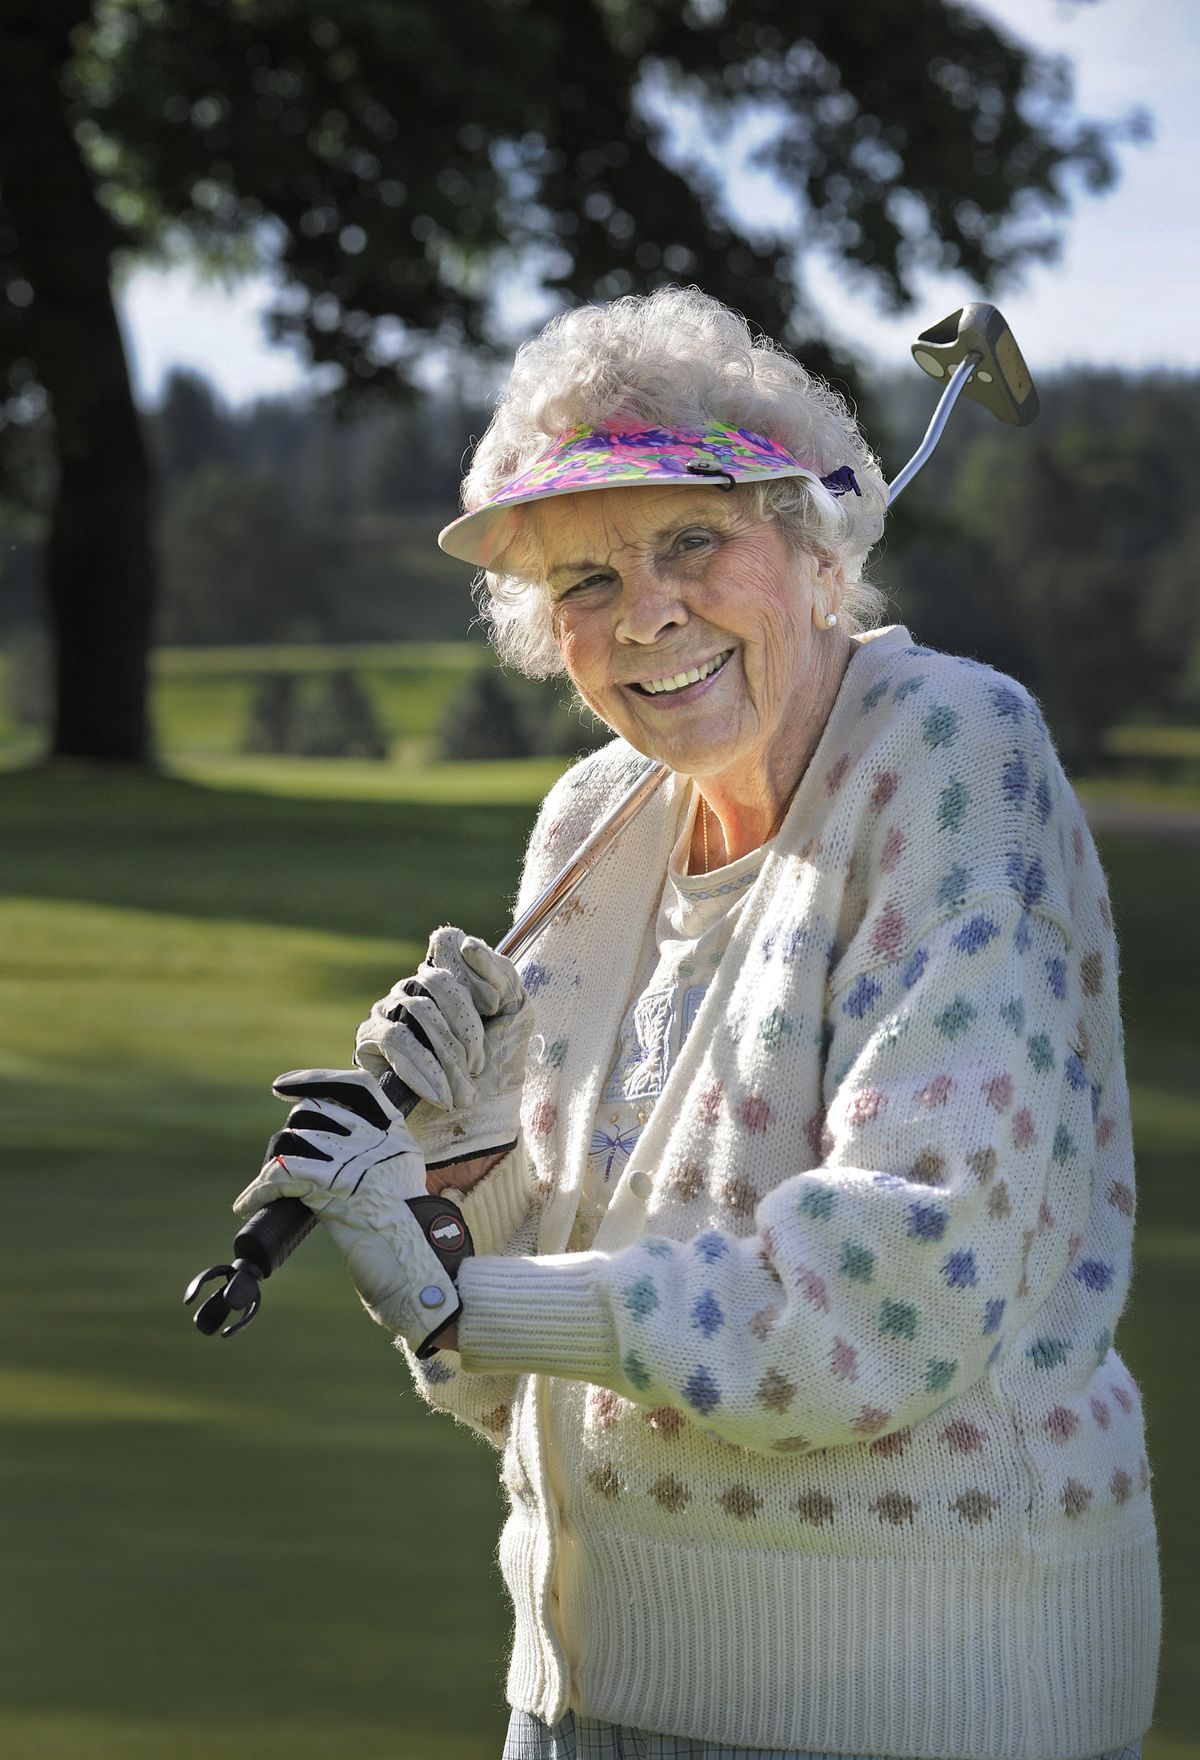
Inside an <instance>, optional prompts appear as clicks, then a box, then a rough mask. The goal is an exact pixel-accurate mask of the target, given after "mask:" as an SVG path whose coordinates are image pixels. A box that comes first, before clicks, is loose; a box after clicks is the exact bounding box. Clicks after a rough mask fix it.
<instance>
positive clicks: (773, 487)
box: [462, 287, 887, 678]
mask: <svg viewBox="0 0 1200 1760" xmlns="http://www.w3.org/2000/svg"><path fill="white" fill-rule="evenodd" d="M615 416H619V417H620V419H621V421H622V422H623V423H624V424H626V425H629V424H632V423H634V422H637V421H640V422H642V423H643V424H644V425H645V426H647V427H651V426H653V427H664V428H678V429H684V430H687V429H697V428H707V427H710V426H712V425H713V424H715V423H723V424H725V425H727V426H729V427H735V428H748V429H750V430H751V431H752V432H753V433H756V434H765V435H767V436H768V437H769V438H770V439H772V440H775V441H778V442H779V443H780V444H781V445H782V446H785V447H786V448H787V449H788V451H789V452H791V453H792V454H793V455H794V456H795V457H796V458H798V459H800V460H801V461H802V462H803V463H805V464H811V465H813V466H815V467H816V470H817V471H818V473H819V474H821V475H825V474H826V473H827V472H829V471H833V470H836V469H837V468H838V466H839V465H850V466H851V467H852V469H853V471H854V474H855V476H856V478H857V479H858V483H859V487H860V489H861V491H862V493H861V496H856V495H854V494H847V495H843V496H834V495H832V494H830V493H829V491H828V490H827V489H825V488H823V487H821V486H820V485H819V484H815V483H810V482H808V481H807V480H806V479H804V478H802V477H784V478H779V479H776V480H770V479H768V480H765V481H762V482H754V483H746V484H743V485H739V487H738V488H737V489H736V490H734V491H733V493H734V494H737V495H747V496H748V495H753V496H754V497H755V500H756V502H757V511H758V514H759V516H760V517H762V518H768V519H774V520H776V521H778V523H779V525H780V527H781V528H782V530H783V533H784V535H785V537H786V538H787V540H788V542H789V544H791V545H792V546H793V548H795V549H797V550H803V551H807V552H810V553H812V554H816V555H819V556H822V557H829V558H832V559H833V560H836V561H838V562H840V563H841V564H842V567H843V569H844V571H845V578H846V593H845V596H844V598H843V599H842V601H841V604H840V607H839V614H840V617H841V620H842V625H843V627H844V628H845V629H846V631H847V633H849V634H850V635H857V634H859V633H860V632H861V631H863V630H865V629H870V628H873V627H874V626H875V625H876V624H878V623H880V622H881V621H882V618H883V612H884V595H883V594H882V592H881V591H880V590H879V588H878V587H875V586H872V585H871V584H870V583H869V582H868V581H866V580H864V579H863V568H864V566H865V564H866V560H867V556H868V554H869V552H870V550H871V547H872V546H873V545H874V544H875V543H876V542H877V540H878V538H879V536H880V534H881V532H882V531H883V522H884V515H885V512H886V509H887V486H886V483H885V481H884V477H883V472H882V470H881V469H880V465H879V460H878V459H877V458H876V456H875V454H874V453H873V452H872V451H871V449H870V447H869V446H868V445H867V442H866V439H865V438H864V436H863V434H862V432H861V430H860V429H859V427H858V424H857V422H856V421H855V419H854V416H853V415H852V413H851V411H850V409H849V407H848V405H847V404H846V402H845V400H844V399H843V398H841V397H840V396H839V395H838V393H837V392H836V391H834V390H833V388H832V387H831V386H830V385H828V384H826V382H825V381H824V380H823V379H821V378H819V377H818V376H817V375H816V374H815V373H810V372H808V371H807V370H806V369H805V368H804V367H802V366H801V365H800V363H799V361H797V360H794V359H793V358H792V356H791V355H789V354H788V353H787V352H786V351H785V350H784V349H782V348H780V347H779V346H778V345H777V344H776V343H774V342H772V341H771V340H770V339H769V338H768V337H765V336H758V337H754V336H752V335H751V333H750V327H749V325H748V324H747V322H746V320H745V319H744V318H743V317H742V315H741V314H740V313H739V312H734V311H731V310H730V309H729V307H728V306H723V305H722V304H721V303H720V301H719V300H715V299H712V298H711V297H710V296H709V295H708V294H706V293H702V292H701V291H700V289H699V288H698V287H664V288H660V289H659V290H658V291H657V292H656V293H651V294H648V295H644V296H643V295H629V296H628V297H626V298H624V299H617V300H613V301H612V302H611V303H610V304H607V305H589V306H580V307H578V308H577V309H576V310H574V311H570V312H564V313H562V314H561V316H559V317H557V318H554V319H553V320H552V321H551V322H550V323H549V324H547V325H546V327H545V329H544V330H543V331H542V332H541V334H540V335H538V336H535V337H534V338H533V340H532V341H530V342H527V343H525V344H524V345H523V346H522V347H521V348H520V349H519V350H518V352H517V356H516V360H515V361H514V363H513V369H512V373H511V375H510V377H509V381H508V384H507V386H506V388H505V389H504V391H503V392H502V393H501V394H500V397H499V398H498V400H497V406H496V412H495V414H494V416H493V417H492V420H491V422H490V423H489V425H488V428H487V432H486V433H485V434H484V435H483V438H482V439H481V440H480V442H479V444H478V446H477V447H476V448H475V453H474V456H473V458H472V460H471V466H470V469H469V470H468V472H467V475H466V477H465V478H464V480H463V485H462V504H463V508H464V509H465V510H466V511H467V512H468V513H472V512H474V511H475V510H476V509H477V508H479V507H483V506H486V504H487V503H488V502H489V501H491V499H492V498H493V496H494V495H495V494H496V492H497V491H498V490H499V489H500V488H502V487H503V485H504V484H505V483H507V482H510V481H511V480H512V478H513V477H515V476H517V475H518V474H519V473H520V472H521V471H523V470H524V469H526V467H527V466H529V465H530V464H532V463H533V462H534V460H535V459H536V458H538V457H539V456H540V454H541V453H542V452H543V451H544V450H545V448H546V445H547V443H548V441H550V440H552V439H554V438H556V437H557V436H558V435H560V434H563V433H565V432H567V430H569V429H571V428H576V427H580V426H586V427H596V426H599V425H601V424H602V423H603V422H605V421H606V420H608V419H609V418H611V417H615ZM502 561H503V564H504V567H503V570H502V571H500V570H494V571H492V572H489V573H486V574H482V575H480V576H479V577H477V580H476V583H475V584H476V597H477V602H478V605H479V609H480V614H481V618H482V621H483V623H484V625H485V627H486V629H487V632H488V635H489V637H490V639H491V642H492V645H493V647H494V648H495V649H496V652H497V654H498V655H499V657H500V659H501V660H502V661H503V662H504V664H505V665H507V666H512V667H514V668H515V669H516V670H517V671H519V672H524V673H527V674H529V675H530V676H531V677H533V678H548V677H550V676H551V675H553V674H555V673H561V672H562V671H563V670H564V667H563V663H562V657H561V655H560V654H559V651H558V646H557V644H556V642H555V640H554V635H553V632H552V629H551V623H550V598H549V594H548V592H547V589H546V586H545V583H544V582H543V581H542V580H541V579H540V578H539V573H540V571H539V568H538V563H537V557H536V552H535V550H534V547H533V545H532V542H531V540H530V539H524V540H523V539H522V537H520V536H519V537H518V539H517V541H516V542H515V543H514V544H513V545H511V546H510V547H509V549H508V550H507V551H506V552H505V554H504V557H503V558H502Z"/></svg>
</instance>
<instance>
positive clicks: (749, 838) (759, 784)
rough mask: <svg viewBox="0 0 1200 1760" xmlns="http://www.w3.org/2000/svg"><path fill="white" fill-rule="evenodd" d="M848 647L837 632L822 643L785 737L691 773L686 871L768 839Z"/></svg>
mask: <svg viewBox="0 0 1200 1760" xmlns="http://www.w3.org/2000/svg"><path fill="white" fill-rule="evenodd" d="M854 648H855V643H854V642H853V640H852V639H851V638H850V637H849V636H844V635H841V634H840V633H839V634H837V635H831V636H830V638H829V641H828V644H827V645H826V644H823V645H822V650H821V656H822V657H821V663H820V667H819V669H818V671H817V672H816V674H815V675H810V676H809V677H808V678H807V679H806V680H805V691H804V698H803V707H802V708H801V709H800V710H799V711H798V712H797V714H796V716H795V717H794V718H793V721H792V722H791V723H790V724H789V726H788V728H787V730H786V735H785V737H784V738H782V739H780V740H778V741H776V742H775V743H774V745H773V747H772V748H771V749H770V750H763V751H761V752H755V753H754V754H753V755H752V756H751V757H750V759H748V760H743V761H740V762H739V763H738V764H736V765H733V766H731V767H730V768H729V769H728V770H727V771H724V772H720V773H717V774H714V775H711V776H697V777H696V779H695V780H696V784H697V787H698V788H699V791H700V797H701V807H700V810H699V811H698V812H697V814H696V823H695V828H694V830H693V834H692V846H691V853H690V858H689V861H688V868H689V871H690V872H691V873H693V874H701V873H706V872H709V871H710V870H711V869H713V868H720V867H723V866H724V865H725V864H726V863H727V862H736V861H737V860H738V859H739V858H740V857H741V856H744V855H749V853H750V851H751V850H755V849H761V848H762V846H763V844H764V843H767V842H769V841H770V839H771V838H772V837H774V835H775V833H776V832H777V831H778V830H779V827H780V826H781V825H782V824H783V821H784V818H785V817H786V815H787V810H788V808H789V806H790V805H791V803H792V797H793V795H794V794H795V792H796V790H797V788H798V787H799V786H800V782H801V779H802V777H803V776H804V773H805V771H806V770H807V769H808V766H809V762H810V761H811V759H812V755H813V753H814V752H815V751H816V749H817V745H818V743H819V742H820V738H821V735H822V733H824V731H825V724H826V722H827V721H828V720H829V716H830V712H831V710H832V709H833V705H834V703H835V701H836V700H837V694H838V691H839V690H840V689H841V685H842V679H843V678H844V677H845V675H846V668H847V666H848V665H849V664H850V659H851V656H852V655H853V653H854ZM705 803H707V807H708V812H707V832H708V861H707V864H706V863H705V860H704V832H705V818H706V815H705V812H704V804H705Z"/></svg>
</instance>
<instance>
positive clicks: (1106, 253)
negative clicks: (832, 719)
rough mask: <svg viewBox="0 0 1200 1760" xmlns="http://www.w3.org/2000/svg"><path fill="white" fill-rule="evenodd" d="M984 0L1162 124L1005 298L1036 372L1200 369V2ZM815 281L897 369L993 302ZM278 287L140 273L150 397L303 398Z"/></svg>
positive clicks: (831, 311) (837, 333)
mask: <svg viewBox="0 0 1200 1760" xmlns="http://www.w3.org/2000/svg"><path fill="white" fill-rule="evenodd" d="M868 3H869V0H868ZM972 3H973V4H974V7H975V10H977V11H981V12H985V13H987V14H988V15H989V16H990V17H991V18H992V19H993V20H994V21H995V22H996V23H997V24H999V25H1000V26H1001V27H1002V28H1004V29H1006V30H1007V31H1009V32H1010V33H1011V34H1013V35H1016V36H1019V37H1022V38H1023V39H1025V40H1026V41H1027V42H1029V43H1032V44H1034V45H1035V46H1037V47H1039V48H1042V49H1048V50H1052V51H1055V52H1058V53H1064V54H1067V55H1068V56H1070V58H1071V60H1072V61H1073V63H1074V65H1075V74H1076V97H1077V103H1078V107H1079V109H1080V110H1081V111H1082V112H1083V113H1084V114H1085V115H1089V116H1094V117H1099V118H1110V117H1112V118H1115V117H1120V116H1124V115H1126V114H1127V113H1128V112H1129V111H1130V110H1131V109H1133V108H1134V107H1142V108H1144V109H1146V110H1148V111H1149V112H1150V113H1151V116H1152V119H1153V125H1154V134H1153V138H1152V139H1151V140H1150V141H1149V142H1148V143H1145V144H1141V145H1128V146H1125V147H1123V148H1122V149H1121V152H1120V159H1121V164H1122V175H1121V179H1120V182H1119V184H1118V185H1117V187H1116V189H1115V190H1114V191H1112V192H1111V193H1109V194H1108V195H1106V196H1102V197H1094V196H1090V195H1087V194H1084V193H1082V192H1081V193H1079V195H1078V197H1077V199H1076V201H1075V204H1074V212H1073V214H1072V215H1071V216H1070V217H1069V218H1068V220H1067V223H1066V227H1065V245H1064V249H1063V253H1062V256H1061V258H1060V260H1059V262H1058V263H1057V264H1054V265H1048V266H1047V265H1039V266H1036V267H1034V268H1032V269H1031V270H1029V271H1028V272H1027V273H1026V275H1025V277H1024V279H1023V281H1022V283H1021V284H1020V285H1019V286H1018V287H1016V288H1015V289H1014V290H1006V291H1005V292H1004V294H1003V295H1002V296H993V297H994V300H995V303H997V304H1000V305H1001V307H1002V310H1003V312H1004V315H1005V317H1006V318H1007V319H1008V322H1009V325H1010V327H1011V329H1012V331H1013V334H1014V336H1015V337H1016V338H1017V340H1018V342H1019V344H1020V346H1021V348H1022V350H1023V352H1024V354H1025V357H1026V359H1027V360H1028V362H1029V364H1030V366H1031V368H1032V369H1033V371H1034V373H1035V374H1036V373H1038V372H1039V371H1041V372H1046V371H1049V370H1050V369H1053V368H1057V367H1065V366H1075V365H1090V366H1119V367H1125V368H1132V369H1139V368H1151V367H1174V368H1181V369H1186V370H1192V371H1195V370H1200V103H1198V102H1197V92H1200V5H1197V4H1196V0H1095V3H1092V4H1070V3H1068V0H972ZM733 199H734V200H735V202H736V204H737V205H738V207H739V208H741V209H743V210H744V211H745V212H746V214H747V216H748V217H749V218H751V219H752V218H753V216H754V213H755V211H756V209H758V208H759V207H760V206H761V205H762V204H764V203H767V202H770V201H771V200H773V199H777V198H775V197H774V195H773V192H772V190H771V187H770V186H769V184H768V183H767V181H766V180H765V179H763V178H755V177H753V176H751V175H749V174H745V175H742V176H739V178H738V179H737V181H736V184H735V186H734V196H733ZM808 282H809V287H810V290H811V292H812V294H813V295H814V297H815V299H816V302H817V305H818V308H819V309H820V311H821V312H822V313H823V315H824V317H825V320H826V323H827V326H828V328H829V329H830V331H831V333H832V335H833V336H834V337H835V338H836V339H837V340H838V341H841V342H843V343H845V344H846V345H848V346H849V347H850V348H851V349H852V350H853V351H854V352H855V353H857V354H859V355H860V356H862V357H864V358H865V359H866V360H868V361H870V360H876V361H878V362H879V363H880V364H881V365H882V366H889V367H894V366H896V365H898V364H900V363H901V362H903V361H904V360H906V359H907V358H908V350H909V345H910V343H911V342H912V339H913V337H914V336H915V334H916V333H917V331H919V330H922V329H924V328H925V327H926V326H927V325H928V324H931V323H933V322H935V321H936V320H937V319H938V318H940V317H942V316H944V315H945V314H946V313H947V312H949V311H952V310H954V309H955V307H957V306H959V305H961V304H962V303H963V302H964V301H965V300H967V299H972V298H977V297H978V290H977V289H974V288H973V287H972V286H971V285H970V283H969V282H967V281H966V279H965V278H963V277H938V278H929V279H927V280H926V281H925V282H924V283H923V284H922V286H921V289H920V294H919V297H918V300H917V303H916V304H915V305H914V306H913V307H912V308H911V309H910V310H909V312H908V313H906V314H904V315H902V316H900V317H891V316H888V315H886V314H884V313H883V312H882V311H881V310H880V309H879V307H878V306H877V305H876V304H875V303H874V302H873V300H872V299H871V297H870V296H869V295H868V294H866V293H864V292H862V291H860V290H858V289H856V288H851V287H849V286H847V284H846V283H845V282H844V281H843V280H842V279H841V277H840V276H839V274H838V271H837V268H836V266H835V265H834V264H833V263H831V262H830V261H828V260H821V259H817V258H813V259H810V262H809V267H808ZM270 296H271V283H270V281H269V279H267V278H266V277H262V276H258V277H251V278H247V279H245V280H243V281H242V282H240V283H238V284H236V285H234V286H232V287H223V286H221V285H216V284H208V285H205V284H204V283H202V282H200V281H199V280H198V279H197V277H196V276H195V275H193V274H192V273H191V272H190V271H188V270H186V269H183V268H175V269H171V270H167V271H152V270H149V269H143V270H139V271H137V272H135V273H134V274H133V275H132V276H131V278H130V279H129V281H128V283H127V284H126V286H125V287H124V289H123V291H122V293H121V296H120V304H121V314H122V320H123V324H124V327H125V334H126V339H127V342H128V344H129V349H130V355H131V360H132V366H133V373H134V383H135V386H136V388H137V393H138V396H139V399H140V400H141V401H142V402H143V403H152V402H153V401H155V399H156V397H157V396H158V393H159V391H160V389H161V385H162V381H163V379H164V377H165V375H166V374H167V372H169V370H170V369H171V368H172V367H173V366H187V367H190V368H192V369H194V370H196V371H199V372H201V373H203V374H205V376H206V377H208V378H209V379H210V380H211V381H212V383H213V384H214V385H215V386H216V387H217V389H218V390H219V391H220V393H221V394H222V396H223V397H224V398H225V399H226V400H227V401H228V402H229V403H231V404H235V405H236V404H241V403H245V402H248V401H251V400H252V399H254V398H256V397H263V396H268V395H276V394H281V393H292V392H302V391H304V390H305V388H306V387H307V386H309V385H310V384H311V383H312V378H311V374H310V372H309V371H308V369H307V367H306V365H305V363H304V361H303V359H302V358H301V357H300V356H298V355H297V354H296V353H295V352H293V351H291V350H289V349H287V348H280V347H276V346H273V345H272V344H270V343H269V342H268V341H267V340H266V338H265V335H264V333H263V328H262V313H263V311H264V309H265V307H266V305H267V303H268V301H269V299H270Z"/></svg>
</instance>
